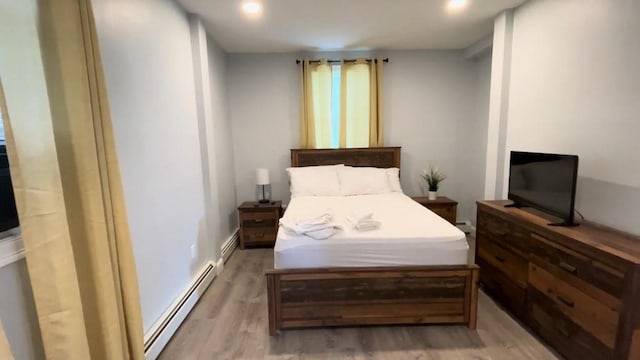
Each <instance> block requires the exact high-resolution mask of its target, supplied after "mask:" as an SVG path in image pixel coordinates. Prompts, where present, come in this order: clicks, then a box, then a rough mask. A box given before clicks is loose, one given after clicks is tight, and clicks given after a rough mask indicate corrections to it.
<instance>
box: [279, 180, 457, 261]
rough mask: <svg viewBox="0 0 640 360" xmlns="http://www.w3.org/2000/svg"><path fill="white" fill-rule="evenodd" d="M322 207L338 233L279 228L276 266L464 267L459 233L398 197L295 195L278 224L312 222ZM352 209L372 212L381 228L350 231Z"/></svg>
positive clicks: (438, 218) (427, 212)
mask: <svg viewBox="0 0 640 360" xmlns="http://www.w3.org/2000/svg"><path fill="white" fill-rule="evenodd" d="M326 209H329V210H330V211H331V212H332V214H333V222H334V223H335V224H337V225H339V226H340V227H341V228H342V230H339V231H338V232H337V233H336V234H334V235H333V236H331V237H330V238H328V239H324V240H315V239H312V238H310V237H308V236H301V235H294V234H291V233H288V232H286V231H284V230H283V229H280V230H279V231H278V238H277V241H276V245H275V249H274V253H275V267H276V268H298V267H307V268H308V267H331V266H400V265H444V264H465V263H467V253H468V249H469V247H468V245H467V242H466V238H465V235H464V233H463V232H462V231H460V230H459V229H458V228H456V227H455V226H453V225H451V224H450V223H449V222H447V221H446V220H444V219H442V218H441V217H439V216H438V215H436V214H435V213H433V212H431V211H430V210H428V209H426V208H424V207H423V206H421V205H420V204H418V203H416V202H415V201H413V200H412V199H411V198H409V197H408V196H406V195H404V194H402V193H388V194H380V195H358V196H326V197H317V196H315V197H295V198H293V199H292V200H291V202H290V203H289V206H288V208H287V211H286V213H285V215H284V217H283V220H285V221H292V222H295V221H296V219H301V218H311V217H313V216H317V214H318V212H319V211H324V210H326ZM357 209H367V211H371V212H372V217H373V218H374V219H376V220H377V221H379V222H380V224H381V225H380V228H379V229H377V230H372V231H364V232H361V231H357V230H356V229H354V228H353V226H352V225H351V224H350V223H349V221H348V220H347V217H348V216H350V215H351V214H352V213H353V212H354V210H357Z"/></svg>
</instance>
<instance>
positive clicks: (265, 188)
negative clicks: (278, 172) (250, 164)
mask: <svg viewBox="0 0 640 360" xmlns="http://www.w3.org/2000/svg"><path fill="white" fill-rule="evenodd" d="M256 198H257V199H258V203H260V204H267V203H269V202H270V201H271V200H270V198H271V185H270V184H269V169H256Z"/></svg>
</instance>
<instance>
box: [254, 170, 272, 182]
mask: <svg viewBox="0 0 640 360" xmlns="http://www.w3.org/2000/svg"><path fill="white" fill-rule="evenodd" d="M256 185H269V169H256Z"/></svg>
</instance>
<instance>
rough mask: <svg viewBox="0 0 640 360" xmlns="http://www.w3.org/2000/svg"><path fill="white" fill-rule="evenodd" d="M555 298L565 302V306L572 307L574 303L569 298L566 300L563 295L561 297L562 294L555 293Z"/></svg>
mask: <svg viewBox="0 0 640 360" xmlns="http://www.w3.org/2000/svg"><path fill="white" fill-rule="evenodd" d="M556 299H558V300H559V301H560V302H561V303H563V304H565V305H566V306H568V307H570V308H572V307H574V306H575V303H574V302H573V301H571V300H567V299H565V298H563V297H562V296H560V295H557V296H556Z"/></svg>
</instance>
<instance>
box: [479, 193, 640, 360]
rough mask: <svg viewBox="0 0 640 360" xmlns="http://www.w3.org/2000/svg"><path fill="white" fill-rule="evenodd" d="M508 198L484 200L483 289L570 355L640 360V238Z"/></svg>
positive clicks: (481, 239) (481, 220)
mask: <svg viewBox="0 0 640 360" xmlns="http://www.w3.org/2000/svg"><path fill="white" fill-rule="evenodd" d="M509 203H510V202H509V201H479V202H478V203H477V204H478V218H477V230H476V263H477V264H478V265H480V268H481V270H480V283H481V285H482V287H483V289H484V290H485V291H486V292H487V293H488V294H489V295H490V296H492V297H493V298H494V299H495V300H496V301H498V302H499V303H501V304H502V305H504V306H505V307H506V308H507V309H508V310H509V311H511V313H512V314H513V315H515V316H516V317H517V318H519V319H520V320H521V321H523V322H524V323H525V324H527V325H528V326H529V327H530V328H531V329H532V330H533V331H534V332H535V333H537V334H538V335H539V336H540V337H542V338H543V339H544V340H545V341H546V342H547V343H548V344H550V345H551V346H552V347H553V348H555V349H556V351H558V352H559V353H560V354H562V355H563V356H565V357H566V358H568V359H580V360H586V359H620V360H622V359H640V237H637V236H633V235H629V234H625V233H622V232H619V231H616V230H612V229H609V228H605V227H602V226H599V225H596V224H592V223H588V222H584V223H582V224H581V225H580V226H576V227H555V226H549V225H548V224H549V223H550V222H551V221H550V219H548V218H547V216H545V215H544V214H542V213H537V212H535V211H534V210H523V209H518V208H505V207H504V205H506V204H509ZM479 316H482V314H479Z"/></svg>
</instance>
